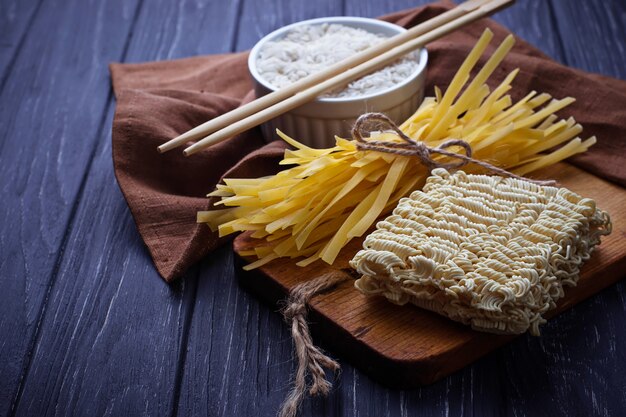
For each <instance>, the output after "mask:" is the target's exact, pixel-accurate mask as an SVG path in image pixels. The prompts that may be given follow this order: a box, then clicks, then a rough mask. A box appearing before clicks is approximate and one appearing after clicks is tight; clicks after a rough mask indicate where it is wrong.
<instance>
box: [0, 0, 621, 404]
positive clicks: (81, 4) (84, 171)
mask: <svg viewBox="0 0 626 417" xmlns="http://www.w3.org/2000/svg"><path fill="white" fill-rule="evenodd" d="M424 2H425V1H421V0H420V1H416V0H342V1H336V0H320V1H310V0H281V1H271V0H264V1H260V0H257V1H254V0H233V1H230V2H228V1H222V2H219V1H203V0H179V1H176V0H106V1H104V0H103V1H99V0H0V187H1V197H0V198H1V202H0V228H1V230H0V256H1V257H0V416H52V415H54V416H70V415H76V416H101V415H107V416H108V415H111V416H122V415H127V416H138V415H149V416H192V415H193V416H252V415H273V414H274V413H275V411H276V410H277V409H278V407H279V405H280V403H281V401H282V399H283V398H284V396H285V394H286V392H287V389H288V376H289V374H290V372H292V369H293V363H292V361H291V360H290V358H291V341H290V339H289V334H288V332H287V329H286V327H285V326H284V324H283V322H282V320H281V318H280V316H279V315H278V314H276V313H275V312H274V311H273V309H271V308H269V307H267V306H265V305H263V304H261V303H259V301H257V300H256V299H255V298H254V297H252V296H251V295H249V294H247V293H246V292H245V291H243V290H242V289H240V288H239V286H238V284H237V282H236V280H235V279H234V267H233V260H232V253H231V250H230V249H229V248H227V247H225V248H222V249H220V250H218V251H217V252H215V253H214V254H213V255H211V256H210V257H208V258H207V259H205V260H204V261H203V262H202V263H201V264H200V265H198V266H197V267H195V268H194V269H193V270H191V271H190V272H189V273H188V274H187V275H186V277H185V278H184V279H182V280H180V281H179V282H178V283H177V284H175V285H173V286H168V285H166V284H165V283H164V282H163V281H162V280H161V279H160V278H159V276H158V275H157V273H156V271H155V269H154V267H153V266H152V264H151V261H150V258H149V255H148V252H147V250H146V249H145V248H144V246H143V244H142V242H141V240H140V238H139V235H138V233H137V231H136V229H135V226H134V224H133V221H132V219H131V216H130V213H129V211H128V208H127V206H126V204H125V202H124V200H123V199H122V195H121V193H120V191H119V189H118V187H117V184H116V183H115V179H114V177H113V170H112V163H111V138H110V135H111V121H112V117H113V110H114V99H113V97H112V94H111V87H110V81H109V73H108V70H107V64H108V63H109V62H110V61H123V62H137V61H147V60H163V59H172V58H179V57H187V56H191V55H197V54H210V53H224V52H231V51H237V50H244V49H247V48H250V47H251V46H252V45H253V44H254V43H255V41H256V40H258V39H259V38H260V37H261V36H262V35H264V34H266V33H268V32H270V31H272V30H274V29H276V28H278V27H280V26H282V25H285V24H288V23H292V22H294V21H298V20H302V19H308V18H313V17H320V16H329V15H359V16H377V15H380V14H384V13H388V12H392V11H396V10H400V9H404V8H408V7H412V6H415V5H417V4H420V3H424ZM496 19H497V20H498V21H500V22H501V23H503V24H505V25H506V26H508V27H509V28H510V29H512V30H513V31H514V32H515V33H517V34H518V35H519V36H520V37H522V38H524V39H526V40H528V41H530V42H531V43H533V44H535V45H537V46H538V47H539V48H541V49H542V50H543V51H545V52H546V53H547V54H549V55H551V56H552V57H554V58H555V59H556V60H558V61H561V62H564V63H566V64H568V65H571V66H574V67H578V68H583V69H585V70H589V71H595V72H600V73H603V74H607V75H611V76H615V77H621V78H626V51H625V49H626V31H625V26H626V2H625V0H612V1H606V0H593V1H592V0H518V4H517V5H515V6H514V7H513V8H511V9H509V10H506V11H504V12H501V13H500V14H498V15H497V17H496ZM579 99H584V97H579ZM624 134H625V135H626V132H624ZM625 298H626V283H624V282H622V283H619V284H617V285H615V286H613V287H611V288H608V289H607V290H605V291H603V292H601V293H600V294H598V295H597V296H595V297H593V298H591V299H590V300H588V301H586V302H584V303H582V304H580V305H578V306H576V307H575V308H574V309H572V310H570V311H568V312H566V313H564V314H562V315H561V316H559V317H557V318H556V319H554V320H552V321H550V323H548V324H547V325H546V326H545V327H544V328H543V335H542V336H541V337H531V336H522V337H520V338H518V339H516V340H515V341H514V342H513V343H511V344H510V345H508V346H506V347H504V348H501V349H499V350H498V351H496V352H494V353H492V354H490V355H488V356H487V357H485V358H483V359H482V360H480V361H478V362H477V363H475V364H474V365H472V366H470V367H467V368H465V369H463V370H461V371H460V372H457V373H456V374H454V375H452V376H450V377H448V378H445V379H444V380H442V381H440V382H438V383H436V384H434V385H432V386H428V387H425V388H422V389H419V390H411V391H399V390H392V389H388V388H385V387H384V386H381V385H379V384H378V383H376V382H374V381H372V380H370V379H369V378H368V377H367V376H365V375H364V374H362V373H361V372H360V371H358V370H356V369H354V368H352V367H350V365H348V364H345V363H344V364H343V373H342V375H341V378H340V381H339V382H338V383H337V385H336V389H335V390H334V391H333V393H332V395H331V396H330V398H328V400H327V401H321V400H313V401H306V402H305V403H304V406H303V412H302V415H303V416H314V415H315V416H317V415H332V416H417V415H420V416H421V415H424V416H448V415H453V416H461V415H463V416H474V415H475V416H504V415H507V416H509V415H511V416H536V415H550V416H574V415H581V416H588V415H598V416H619V415H626V353H625V352H626V324H625V323H626V307H625V305H626V303H625Z"/></svg>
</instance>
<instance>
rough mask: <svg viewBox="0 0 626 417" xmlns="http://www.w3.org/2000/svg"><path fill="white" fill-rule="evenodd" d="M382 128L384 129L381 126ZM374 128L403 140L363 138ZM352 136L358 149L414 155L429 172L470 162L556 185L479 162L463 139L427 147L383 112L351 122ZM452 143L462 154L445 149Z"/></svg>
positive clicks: (496, 170)
mask: <svg viewBox="0 0 626 417" xmlns="http://www.w3.org/2000/svg"><path fill="white" fill-rule="evenodd" d="M372 126H376V127H377V129H374V128H373V127H372ZM385 127H386V129H384V128H385ZM381 128H382V129H381ZM374 130H392V131H393V132H394V133H396V134H397V135H398V137H399V138H400V139H402V142H391V141H378V140H365V139H364V137H363V135H364V132H367V133H368V135H369V133H371V132H372V131H374ZM352 138H353V139H354V140H355V141H356V142H357V149H359V150H368V151H378V152H386V153H393V154H396V155H405V156H415V157H417V158H418V159H419V160H420V162H421V163H422V164H423V165H424V166H425V167H426V168H427V169H428V172H430V171H432V170H433V169H435V168H445V169H459V168H461V167H463V166H465V165H467V164H469V163H470V162H471V163H473V164H476V165H479V166H481V167H483V168H485V169H487V170H488V171H490V172H492V173H494V174H498V175H502V176H505V177H511V178H516V179H518V180H524V181H528V182H532V183H534V184H537V185H555V184H556V181H552V180H547V181H541V180H532V179H529V178H526V177H522V176H520V175H517V174H514V173H512V172H509V171H507V170H505V169H502V168H499V167H497V166H495V165H492V164H490V163H488V162H485V161H481V160H480V159H475V158H473V157H472V147H471V145H470V144H469V143H467V142H466V141H464V140H462V139H449V140H447V141H445V142H443V143H442V144H441V145H439V146H437V147H436V148H430V147H428V146H427V145H426V144H425V143H424V142H420V141H416V140H415V139H413V138H411V137H409V136H408V135H407V134H405V133H404V132H403V131H402V130H400V128H399V127H398V125H396V124H395V123H394V122H393V121H392V120H391V119H390V118H389V117H387V116H386V115H384V114H382V113H365V114H363V115H361V116H360V117H359V118H358V119H357V121H356V123H355V124H354V127H353V128H352ZM452 146H459V147H461V148H462V149H463V152H464V153H457V152H452V151H449V150H447V148H450V147H452ZM435 154H439V155H444V156H447V157H449V158H452V159H453V160H454V159H455V160H456V161H453V162H448V163H442V162H439V161H436V160H434V159H433V155H435Z"/></svg>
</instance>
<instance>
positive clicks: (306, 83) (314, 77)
mask: <svg viewBox="0 0 626 417" xmlns="http://www.w3.org/2000/svg"><path fill="white" fill-rule="evenodd" d="M491 1H492V0H469V1H466V2H464V3H461V4H460V5H458V6H456V7H455V8H453V9H450V10H448V11H447V12H445V13H442V14H440V15H438V16H436V17H434V18H432V19H429V20H427V21H426V22H423V23H421V24H419V25H417V26H414V27H413V28H411V29H409V30H408V31H406V32H403V33H400V34H398V35H396V36H393V37H391V38H389V39H388V40H386V41H384V42H381V43H379V44H377V45H374V46H372V47H370V48H368V49H366V50H364V51H362V52H360V53H358V54H355V55H352V56H351V57H348V58H346V59H344V60H342V61H340V62H338V63H336V64H334V65H332V66H330V67H328V68H327V69H325V70H323V71H320V72H318V73H315V74H311V75H309V76H308V77H306V78H303V79H301V80H299V81H297V82H295V83H293V84H290V85H289V86H286V87H283V88H281V89H278V90H276V91H274V92H272V93H270V94H267V95H265V96H263V97H260V98H258V99H256V100H254V101H252V102H250V103H248V104H246V105H244V106H241V107H239V108H237V109H235V110H233V111H230V112H228V113H225V114H223V115H221V116H218V117H216V118H214V119H211V120H209V121H208V122H205V123H203V124H201V125H199V126H197V127H194V128H193V129H191V130H189V131H187V132H185V133H183V134H182V135H180V136H177V137H176V138H174V139H172V140H170V141H168V142H166V143H164V144H162V145H161V146H159V147H158V148H157V149H158V151H159V152H167V151H169V150H172V149H174V148H177V147H178V146H181V145H183V144H185V143H186V142H189V141H192V140H196V139H199V138H202V137H205V136H207V135H209V134H211V133H213V132H215V131H217V130H219V129H223V128H224V127H226V126H228V125H231V124H233V123H235V122H237V121H239V120H241V119H242V118H244V117H248V116H251V115H253V114H255V113H257V112H259V111H261V110H263V109H265V108H267V107H269V106H271V105H273V104H276V103H278V102H280V101H282V100H284V99H286V98H288V97H291V96H293V95H294V94H296V93H298V92H300V91H304V90H305V89H307V88H309V87H312V86H314V85H315V84H319V83H320V82H322V81H325V80H327V79H328V78H331V77H333V76H335V75H338V74H341V73H342V72H344V71H345V70H346V69H348V68H351V67H354V66H356V65H360V64H362V63H364V62H366V61H368V60H370V59H372V58H375V57H376V56H378V55H380V54H382V53H384V52H386V51H388V50H390V49H392V48H395V47H396V46H399V45H401V44H403V43H404V42H406V41H408V40H410V39H413V38H415V37H417V36H419V35H423V34H425V33H427V32H429V31H431V30H433V29H435V28H437V27H439V26H441V25H443V24H445V23H447V22H450V21H452V20H454V19H457V18H458V17H460V16H463V15H464V14H467V13H469V12H471V11H472V10H475V9H477V8H479V7H480V6H482V5H484V4H487V3H490V2H491Z"/></svg>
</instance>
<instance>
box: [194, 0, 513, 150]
mask: <svg viewBox="0 0 626 417" xmlns="http://www.w3.org/2000/svg"><path fill="white" fill-rule="evenodd" d="M513 2H514V0H491V1H485V0H481V1H474V0H472V1H471V2H470V3H471V4H470V6H471V10H470V11H469V12H466V13H462V14H460V15H457V16H456V17H455V18H453V19H452V20H449V21H447V22H445V23H441V21H440V22H437V25H436V26H435V25H434V24H429V29H430V30H429V31H428V32H426V33H425V34H423V35H418V36H417V37H415V38H411V39H409V40H408V41H405V42H404V43H401V44H399V45H398V46H396V47H394V48H393V49H391V50H388V51H386V52H383V53H381V54H379V55H377V56H375V57H374V58H372V59H369V60H367V61H365V62H363V63H361V64H359V65H356V66H354V67H349V66H348V67H345V66H344V67H343V72H340V73H339V74H337V75H335V76H332V77H331V78H329V79H324V80H322V81H321V82H319V83H317V84H314V85H313V86H311V87H309V88H308V89H305V90H300V92H298V93H297V94H294V95H291V96H290V97H288V98H286V99H284V100H283V101H280V102H277V103H275V104H273V105H270V106H268V107H265V108H263V109H261V110H259V111H257V112H256V113H253V114H252V115H250V116H247V117H246V116H241V114H239V115H237V118H235V119H234V120H235V121H234V122H232V123H231V124H229V125H228V126H226V127H225V128H223V129H221V130H219V131H216V132H215V133H213V134H210V135H208V136H207V137H204V138H203V139H201V140H200V141H198V142H197V143H195V144H193V145H192V146H190V147H188V148H187V149H185V151H184V152H183V153H184V154H185V155H186V156H189V155H192V154H194V153H196V152H198V151H199V150H201V149H204V148H206V147H208V146H211V145H214V144H216V143H219V142H221V141H223V140H226V139H228V138H230V137H232V136H235V135H237V134H239V133H241V132H243V131H245V130H248V129H250V128H252V127H254V126H257V125H259V124H261V123H263V122H266V121H267V120H270V119H272V118H274V117H276V116H278V115H280V114H282V113H285V112H287V111H289V110H291V109H293V108H296V107H298V106H300V105H302V104H304V103H306V102H308V101H311V100H313V99H315V97H317V96H319V95H320V94H322V93H324V92H326V91H328V90H331V89H333V88H336V87H338V86H341V85H345V84H347V83H348V82H350V81H352V80H354V79H356V78H359V77H361V76H363V75H366V74H368V73H370V72H372V71H373V70H375V69H377V68H380V67H383V66H385V65H388V64H389V63H391V62H393V61H394V60H396V59H398V58H399V57H401V56H403V55H405V54H407V53H408V52H411V51H412V50H414V49H417V48H419V47H422V46H424V45H425V44H427V43H429V42H432V41H434V40H436V39H439V38H440V37H442V36H445V35H446V34H448V33H450V32H452V31H454V30H456V29H458V28H459V27H461V26H464V25H466V24H468V23H470V22H473V21H475V20H477V19H479V18H481V17H484V16H487V15H489V14H491V13H493V12H495V11H496V10H499V9H502V8H504V7H507V6H509V5H510V4H512V3H513ZM464 4H465V3H464ZM476 4H478V7H475V6H476ZM453 10H455V9H453ZM429 22H431V21H429ZM405 34H406V33H405ZM278 91H280V90H278ZM242 117H243V118H242ZM187 140H189V139H187Z"/></svg>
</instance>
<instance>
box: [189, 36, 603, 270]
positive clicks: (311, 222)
mask: <svg viewBox="0 0 626 417" xmlns="http://www.w3.org/2000/svg"><path fill="white" fill-rule="evenodd" d="M492 37H493V34H492V32H491V31H489V30H486V31H485V32H484V33H483V35H482V36H481V37H480V39H479V40H478V42H477V44H476V46H475V47H474V48H473V50H472V51H471V52H470V54H469V55H468V57H467V58H466V60H465V61H464V63H463V64H462V65H461V67H460V68H459V70H458V72H457V74H456V75H455V76H454V78H453V79H452V81H451V83H450V85H449V87H448V89H447V91H446V92H445V93H442V92H441V91H440V90H439V89H436V91H435V93H436V94H435V95H436V96H435V97H432V98H426V99H425V100H424V102H423V103H422V105H421V106H420V108H419V109H417V111H416V112H415V114H413V115H412V116H411V117H410V118H409V119H408V120H406V121H405V122H404V123H403V124H402V125H401V126H400V129H401V130H402V131H403V132H404V133H405V134H406V135H408V136H410V137H411V138H413V139H415V140H419V141H423V142H424V143H425V144H426V145H427V146H429V147H436V146H438V145H440V144H441V143H443V142H445V141H446V140H448V139H462V140H464V141H466V142H467V143H469V144H470V145H471V147H472V149H473V157H474V158H476V159H481V160H484V161H487V162H489V163H491V164H493V165H497V166H499V167H502V168H505V169H508V170H510V171H511V172H513V173H515V174H518V175H526V174H527V173H529V172H532V171H534V170H537V169H540V168H544V167H546V166H549V165H552V164H554V163H556V162H558V161H561V160H563V159H566V158H568V157H570V156H572V155H574V154H576V153H580V152H584V151H585V150H586V149H587V148H589V146H591V145H593V144H594V143H595V138H594V137H592V138H589V139H587V140H584V141H583V140H581V139H580V138H579V137H578V135H579V134H580V132H581V131H582V128H581V126H580V125H579V124H577V123H576V122H575V120H574V119H572V118H569V119H567V120H560V119H559V118H558V117H557V116H556V115H554V113H555V112H556V111H558V110H560V109H562V108H563V107H565V106H567V105H568V104H570V103H571V102H573V99H572V98H564V99H560V100H557V99H552V97H550V95H548V94H545V93H544V94H538V93H536V92H534V91H533V92H531V93H529V94H528V95H527V96H526V97H524V98H523V99H522V100H520V101H519V102H517V103H513V101H512V99H511V97H510V96H509V95H507V94H506V93H507V92H508V91H509V90H510V89H511V82H512V81H513V79H514V78H515V75H516V74H517V70H515V71H513V72H511V73H510V74H509V75H508V76H507V77H506V78H505V79H504V80H503V81H502V82H501V84H500V85H499V86H497V87H496V88H495V89H493V90H490V88H489V87H488V86H487V85H486V84H485V82H486V81H487V79H488V78H489V76H490V75H491V74H492V73H493V71H494V70H495V69H496V68H497V66H498V65H499V63H500V62H501V61H502V60H503V59H504V57H505V56H506V54H507V53H508V51H509V50H510V49H511V47H512V46H513V43H514V40H513V37H507V38H506V39H505V40H504V41H503V42H502V44H501V45H500V46H499V47H498V48H497V49H496V51H495V52H494V53H493V55H492V56H491V57H490V58H489V59H488V60H487V62H486V63H485V65H484V66H483V67H482V68H481V69H480V71H478V72H477V74H476V76H475V77H474V78H473V79H471V78H470V72H471V71H472V69H473V67H474V66H475V65H476V63H477V62H478V60H479V58H480V56H481V55H482V54H483V52H484V51H485V50H486V48H487V47H488V45H489V42H490V41H491V38H492ZM278 134H279V136H280V137H281V138H283V139H284V140H285V141H286V142H288V143H289V144H290V145H292V146H293V147H294V148H295V150H286V151H285V157H284V159H283V161H282V162H281V164H283V165H295V166H294V167H292V168H289V169H286V170H283V171H281V172H279V173H278V174H276V175H273V176H269V177H264V178H252V179H225V180H224V183H225V184H220V185H218V186H217V190H216V191H215V192H213V193H211V194H209V195H210V196H216V197H220V201H218V202H217V203H216V205H217V206H219V205H222V206H225V207H227V208H225V209H223V210H212V211H205V212H199V213H198V221H199V222H203V223H208V225H209V226H210V227H211V228H212V229H214V230H216V229H218V230H219V233H220V235H221V236H224V235H228V234H230V233H235V232H240V231H252V237H253V238H256V239H259V245H258V246H257V247H256V248H255V249H254V250H253V251H250V253H248V255H255V256H257V257H258V258H259V260H258V261H256V262H253V263H252V264H250V265H248V266H247V267H246V268H247V269H252V268H256V267H258V266H261V265H263V264H265V263H267V262H269V261H271V260H273V259H276V258H279V257H290V258H303V259H301V260H300V261H299V262H298V265H307V264H309V263H311V262H314V261H316V260H318V259H322V260H323V261H325V262H327V263H329V264H332V263H333V261H334V260H335V259H336V257H337V255H338V254H339V251H340V250H341V249H342V248H343V247H344V246H345V245H346V244H347V243H348V242H349V241H350V240H351V239H353V238H355V237H359V236H362V235H364V234H365V233H366V232H367V230H368V229H369V228H370V227H371V226H372V225H373V224H374V222H375V221H376V219H377V218H378V217H379V216H381V215H384V214H386V213H388V212H389V211H390V210H391V209H393V207H394V206H395V205H396V203H397V202H398V201H399V200H400V198H402V197H404V196H407V195H409V194H410V193H411V192H412V191H414V190H416V189H419V188H421V186H422V185H423V184H424V182H425V181H426V178H427V177H428V172H427V169H426V168H425V167H424V166H423V165H421V164H420V163H419V162H418V161H417V160H416V159H413V158H411V157H407V156H402V155H394V154H388V153H380V152H375V151H360V150H358V149H357V147H356V143H355V141H352V140H346V139H342V138H336V146H335V147H332V148H328V149H312V148H310V147H307V146H305V145H303V144H301V143H299V142H297V141H295V140H293V139H292V138H290V137H288V136H287V135H285V134H283V133H282V132H278ZM370 139H371V140H379V141H387V142H388V141H400V139H399V138H398V136H397V135H396V134H395V133H389V132H372V134H371V135H370ZM559 146H560V147H559ZM555 148H556V149H555ZM553 149H555V150H553ZM548 150H551V151H550V152H546V151H548ZM451 151H454V149H451ZM435 160H441V161H444V160H445V157H441V156H436V157H435ZM464 170H465V171H467V172H470V171H471V172H480V171H481V168H480V167H476V166H466V167H464Z"/></svg>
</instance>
